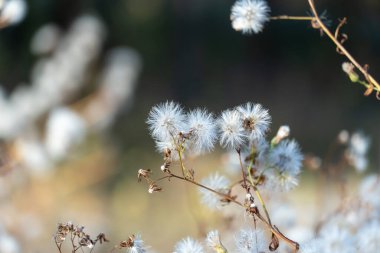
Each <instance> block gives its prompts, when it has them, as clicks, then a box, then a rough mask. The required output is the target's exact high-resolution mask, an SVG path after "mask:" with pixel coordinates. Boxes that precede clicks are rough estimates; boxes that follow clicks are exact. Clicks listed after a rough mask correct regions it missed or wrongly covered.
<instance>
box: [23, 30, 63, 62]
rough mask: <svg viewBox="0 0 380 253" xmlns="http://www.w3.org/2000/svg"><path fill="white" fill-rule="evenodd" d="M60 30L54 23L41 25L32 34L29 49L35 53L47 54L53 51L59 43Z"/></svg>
mask: <svg viewBox="0 0 380 253" xmlns="http://www.w3.org/2000/svg"><path fill="white" fill-rule="evenodd" d="M60 33H61V32H60V30H59V28H58V27H57V26H56V25H54V24H47V25H44V26H42V27H41V28H40V29H38V30H37V32H36V33H35V34H34V36H33V38H32V42H31V44H30V49H31V51H32V53H34V54H36V55H41V54H48V53H51V52H53V51H54V49H55V48H56V47H57V45H58V44H59V39H60Z"/></svg>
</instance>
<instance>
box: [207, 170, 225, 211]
mask: <svg viewBox="0 0 380 253" xmlns="http://www.w3.org/2000/svg"><path fill="white" fill-rule="evenodd" d="M202 184H203V185H205V186H207V187H209V188H211V189H213V190H215V191H217V192H220V193H223V194H228V192H229V184H230V182H229V180H228V179H227V178H226V177H225V176H222V175H220V174H219V173H217V172H216V173H214V174H211V175H210V176H209V177H207V178H205V179H203V180H202ZM199 191H200V193H201V201H202V203H203V204H205V205H206V206H207V207H209V208H210V209H221V208H222V206H223V203H224V202H223V199H221V197H220V196H218V195H217V194H215V193H213V192H211V191H208V190H206V189H203V188H200V189H199Z"/></svg>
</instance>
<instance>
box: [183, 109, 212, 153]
mask: <svg viewBox="0 0 380 253" xmlns="http://www.w3.org/2000/svg"><path fill="white" fill-rule="evenodd" d="M186 125H187V127H188V128H189V132H190V140H191V143H190V148H191V150H192V152H193V153H194V154H202V153H204V152H209V151H211V150H212V149H213V148H214V144H215V141H216V138H217V126H216V124H215V120H214V117H213V115H212V114H211V113H208V112H207V111H206V110H202V109H195V110H193V111H190V112H189V113H188V114H187V121H186Z"/></svg>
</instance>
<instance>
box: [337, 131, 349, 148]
mask: <svg viewBox="0 0 380 253" xmlns="http://www.w3.org/2000/svg"><path fill="white" fill-rule="evenodd" d="M349 139H350V133H349V132H348V131H347V130H344V129H343V130H342V131H340V132H339V134H338V142H339V143H340V144H342V145H344V144H347V143H348V140H349Z"/></svg>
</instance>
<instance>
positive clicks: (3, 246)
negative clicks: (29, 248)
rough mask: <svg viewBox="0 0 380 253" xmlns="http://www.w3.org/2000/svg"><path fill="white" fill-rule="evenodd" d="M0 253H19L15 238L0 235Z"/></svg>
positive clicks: (3, 234)
mask: <svg viewBox="0 0 380 253" xmlns="http://www.w3.org/2000/svg"><path fill="white" fill-rule="evenodd" d="M0 252H2V253H3V252H4V253H19V252H21V249H20V245H19V243H18V242H17V241H16V239H15V238H13V237H11V236H10V235H7V234H5V233H1V234H0Z"/></svg>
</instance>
